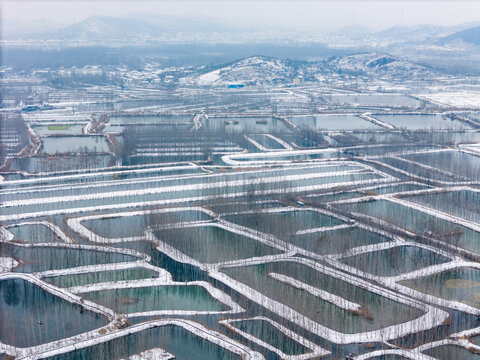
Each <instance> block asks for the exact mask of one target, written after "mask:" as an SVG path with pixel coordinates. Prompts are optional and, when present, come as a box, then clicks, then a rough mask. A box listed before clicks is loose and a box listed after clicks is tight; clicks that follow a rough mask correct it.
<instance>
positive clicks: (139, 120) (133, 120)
mask: <svg viewBox="0 0 480 360" xmlns="http://www.w3.org/2000/svg"><path fill="white" fill-rule="evenodd" d="M191 120H192V115H148V116H112V117H110V120H109V121H108V122H109V123H110V124H113V125H117V124H121V125H125V124H127V125H132V124H152V125H153V124H164V123H174V124H178V123H188V124H189V123H190V121H191Z"/></svg>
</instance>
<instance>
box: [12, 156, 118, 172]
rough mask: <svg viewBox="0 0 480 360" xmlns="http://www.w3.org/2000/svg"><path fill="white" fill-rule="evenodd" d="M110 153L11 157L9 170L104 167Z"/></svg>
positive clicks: (47, 170)
mask: <svg viewBox="0 0 480 360" xmlns="http://www.w3.org/2000/svg"><path fill="white" fill-rule="evenodd" d="M111 160H112V159H111V157H110V155H103V154H99V155H95V154H93V153H90V154H87V155H63V156H56V155H55V156H53V155H52V156H31V157H27V158H13V159H11V162H10V167H9V170H22V171H26V172H29V173H49V172H59V171H71V170H80V169H81V170H89V169H99V168H106V167H108V166H110V165H111Z"/></svg>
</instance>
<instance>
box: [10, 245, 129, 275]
mask: <svg viewBox="0 0 480 360" xmlns="http://www.w3.org/2000/svg"><path fill="white" fill-rule="evenodd" d="M0 251H1V253H2V254H3V256H10V257H13V258H14V259H16V260H17V261H19V262H20V265H19V266H18V267H16V268H15V269H14V270H13V271H15V272H25V273H32V272H38V271H46V270H55V269H65V268H71V267H78V266H87V265H97V264H109V263H116V262H126V261H134V260H138V258H136V257H134V256H131V255H124V254H116V253H109V252H103V251H94V250H85V249H70V248H59V247H20V246H14V245H12V244H5V243H0Z"/></svg>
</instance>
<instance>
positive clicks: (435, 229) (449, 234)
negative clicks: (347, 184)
mask: <svg viewBox="0 0 480 360" xmlns="http://www.w3.org/2000/svg"><path fill="white" fill-rule="evenodd" d="M335 206H336V207H339V208H341V209H344V210H347V211H351V212H354V213H358V214H363V215H368V216H372V217H374V218H378V219H381V220H383V221H386V222H387V223H390V224H392V225H395V226H398V227H401V228H402V229H405V230H408V231H410V232H413V233H417V234H420V235H426V236H430V237H434V238H436V239H438V240H441V241H444V242H446V243H449V244H452V245H455V246H458V247H461V248H464V249H466V250H470V251H472V252H475V253H477V254H480V233H478V232H476V231H474V230H472V229H469V228H467V227H465V226H462V225H458V224H456V223H453V222H450V221H447V220H443V219H440V218H438V217H436V216H433V215H429V214H427V213H424V212H422V211H420V210H416V209H413V208H410V207H406V206H403V205H400V204H396V203H393V202H390V201H387V200H375V201H366V202H358V203H351V204H338V205H335Z"/></svg>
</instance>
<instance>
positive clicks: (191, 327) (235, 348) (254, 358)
mask: <svg viewBox="0 0 480 360" xmlns="http://www.w3.org/2000/svg"><path fill="white" fill-rule="evenodd" d="M167 325H174V326H179V327H182V328H183V329H185V330H187V331H188V332H190V333H192V334H195V335H197V336H199V337H201V338H202V339H204V340H206V341H209V342H211V343H213V344H216V345H218V346H220V347H223V348H225V349H227V350H228V351H230V352H232V353H234V354H237V355H239V356H241V358H242V359H243V360H264V357H263V356H262V355H261V354H259V353H257V352H254V351H252V350H251V349H249V348H248V347H246V346H245V345H242V344H240V343H239V342H237V341H235V340H232V339H230V338H228V337H226V336H225V335H223V334H221V333H219V332H216V331H213V330H210V329H207V328H206V327H204V326H203V325H200V324H199V323H197V322H194V321H189V320H181V319H164V320H153V321H148V322H144V323H141V324H138V325H132V326H129V327H128V328H126V329H121V330H118V331H115V332H112V333H110V334H107V335H102V336H97V337H95V338H92V339H85V340H84V341H81V342H78V343H76V344H63V343H59V344H58V347H56V348H54V347H50V348H47V349H38V351H36V352H34V353H31V354H25V355H23V354H22V355H23V357H20V359H22V360H37V359H42V358H46V357H51V356H56V355H60V354H65V353H67V352H70V351H74V350H80V349H84V348H87V347H90V346H94V345H98V344H102V343H105V342H107V341H110V340H114V339H118V338H121V337H124V336H127V335H130V334H135V333H139V332H141V331H144V330H148V329H152V328H155V327H160V326H167Z"/></svg>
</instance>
